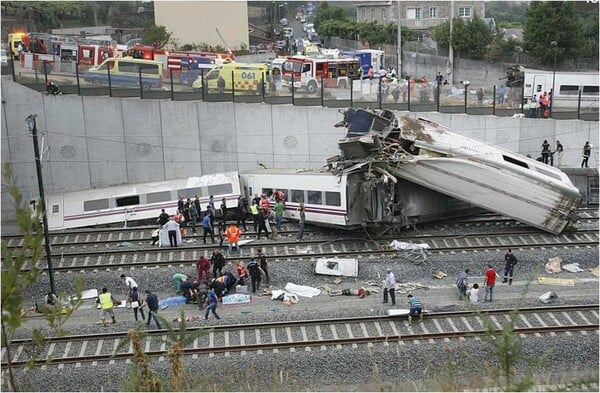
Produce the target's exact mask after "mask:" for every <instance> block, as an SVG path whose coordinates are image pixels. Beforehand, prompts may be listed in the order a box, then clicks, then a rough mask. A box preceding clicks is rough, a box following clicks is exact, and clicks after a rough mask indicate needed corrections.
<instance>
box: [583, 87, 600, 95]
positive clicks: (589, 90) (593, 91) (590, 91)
mask: <svg viewBox="0 0 600 393" xmlns="http://www.w3.org/2000/svg"><path fill="white" fill-rule="evenodd" d="M598 90H599V89H598V86H583V91H582V92H581V94H583V95H589V96H597V95H598V93H599V91H598Z"/></svg>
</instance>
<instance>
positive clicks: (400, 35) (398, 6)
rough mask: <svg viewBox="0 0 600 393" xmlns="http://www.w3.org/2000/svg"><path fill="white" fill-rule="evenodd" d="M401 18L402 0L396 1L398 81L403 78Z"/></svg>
mask: <svg viewBox="0 0 600 393" xmlns="http://www.w3.org/2000/svg"><path fill="white" fill-rule="evenodd" d="M401 19H402V18H401V17H400V0H396V22H397V24H398V72H397V73H396V74H397V75H398V79H400V78H401V77H402V24H401Z"/></svg>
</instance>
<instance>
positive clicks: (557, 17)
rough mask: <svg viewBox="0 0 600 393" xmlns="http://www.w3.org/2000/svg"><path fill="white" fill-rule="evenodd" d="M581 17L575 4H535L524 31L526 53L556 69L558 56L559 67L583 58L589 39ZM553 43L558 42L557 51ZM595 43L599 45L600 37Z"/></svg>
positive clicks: (529, 12)
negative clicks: (554, 66) (568, 60)
mask: <svg viewBox="0 0 600 393" xmlns="http://www.w3.org/2000/svg"><path fill="white" fill-rule="evenodd" d="M579 16H580V13H579V12H578V11H577V9H576V8H575V5H574V3H573V2H570V1H565V2H553V1H550V2H534V3H532V4H531V7H530V8H529V9H528V10H527V13H526V21H525V25H524V30H523V47H524V49H525V51H527V52H529V53H530V54H532V55H533V56H535V57H537V58H539V59H540V60H541V61H542V62H543V63H544V64H546V65H548V66H553V62H554V55H555V53H556V61H557V64H560V63H562V62H563V61H564V60H566V59H571V58H578V57H580V56H581V54H582V49H581V48H584V47H585V41H586V40H585V36H584V28H583V23H582V21H581V18H580V17H579ZM592 30H593V29H592ZM596 32H597V26H596ZM552 41H556V43H557V46H556V48H554V47H553V46H552V45H551V44H550V43H551V42H552ZM595 41H596V43H597V41H598V35H596V38H595ZM588 50H589V47H585V51H588ZM597 56H598V52H596V56H595V57H597Z"/></svg>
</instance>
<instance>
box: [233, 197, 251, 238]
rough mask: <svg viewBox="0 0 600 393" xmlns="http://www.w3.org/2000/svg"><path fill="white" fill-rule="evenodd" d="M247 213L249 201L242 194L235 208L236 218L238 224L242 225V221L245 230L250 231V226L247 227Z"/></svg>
mask: <svg viewBox="0 0 600 393" xmlns="http://www.w3.org/2000/svg"><path fill="white" fill-rule="evenodd" d="M246 214H248V201H246V198H244V197H242V196H240V197H239V198H238V205H237V208H236V209H235V218H236V223H237V226H238V227H239V226H240V223H241V224H242V225H243V226H244V231H245V232H248V228H247V227H246Z"/></svg>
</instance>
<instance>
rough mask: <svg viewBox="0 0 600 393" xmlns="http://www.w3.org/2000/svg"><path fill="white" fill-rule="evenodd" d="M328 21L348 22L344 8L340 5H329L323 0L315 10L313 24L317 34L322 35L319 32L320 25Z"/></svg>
mask: <svg viewBox="0 0 600 393" xmlns="http://www.w3.org/2000/svg"><path fill="white" fill-rule="evenodd" d="M328 21H338V22H348V21H349V20H348V16H347V14H346V10H345V9H344V8H342V7H338V6H330V5H329V3H327V2H326V1H324V2H323V3H321V4H320V5H319V7H317V11H316V12H315V21H314V24H315V29H316V30H317V31H318V32H319V34H321V35H324V34H322V33H321V27H322V24H323V23H324V22H328Z"/></svg>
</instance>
